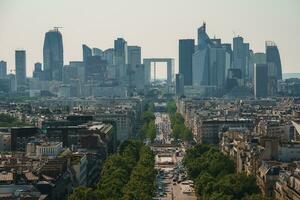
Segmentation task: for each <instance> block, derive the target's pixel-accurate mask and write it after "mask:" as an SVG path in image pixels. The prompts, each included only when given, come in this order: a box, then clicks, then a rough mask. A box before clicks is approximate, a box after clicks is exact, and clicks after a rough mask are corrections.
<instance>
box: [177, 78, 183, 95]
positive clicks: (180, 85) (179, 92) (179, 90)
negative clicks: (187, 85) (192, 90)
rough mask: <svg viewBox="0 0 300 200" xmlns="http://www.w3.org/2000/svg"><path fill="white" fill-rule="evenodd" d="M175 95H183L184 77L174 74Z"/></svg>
mask: <svg viewBox="0 0 300 200" xmlns="http://www.w3.org/2000/svg"><path fill="white" fill-rule="evenodd" d="M175 81H176V89H175V90H176V91H175V92H176V95H177V96H182V95H184V76H183V75H182V74H176V80H175Z"/></svg>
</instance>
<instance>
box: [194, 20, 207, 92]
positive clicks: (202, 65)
mask: <svg viewBox="0 0 300 200" xmlns="http://www.w3.org/2000/svg"><path fill="white" fill-rule="evenodd" d="M210 43H211V40H210V38H209V36H208V35H207V33H206V24H205V23H204V24H203V25H202V26H201V27H200V28H199V29H198V46H197V50H196V51H195V53H194V54H193V58H192V74H193V77H192V82H193V86H195V87H199V86H205V85H209V56H208V44H210Z"/></svg>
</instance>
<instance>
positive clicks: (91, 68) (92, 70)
mask: <svg viewBox="0 0 300 200" xmlns="http://www.w3.org/2000/svg"><path fill="white" fill-rule="evenodd" d="M106 69H107V62H106V61H105V60H102V59H101V56H90V57H88V58H87V61H86V66H85V81H86V82H90V83H91V84H103V82H104V78H105V72H106Z"/></svg>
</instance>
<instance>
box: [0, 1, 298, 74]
mask: <svg viewBox="0 0 300 200" xmlns="http://www.w3.org/2000/svg"><path fill="white" fill-rule="evenodd" d="M204 21H205V22H206V27H207V32H208V34H209V35H210V37H214V36H215V37H217V38H221V39H222V42H230V43H232V38H233V37H234V35H240V36H242V37H244V40H245V41H246V42H249V43H250V48H251V49H253V51H254V52H263V51H264V50H265V41H266V40H272V41H274V42H275V43H276V44H277V46H278V48H279V51H280V54H281V61H282V67H283V72H284V73H293V72H295V73H297V72H298V73H299V72H300V62H299V55H300V0H0V60H5V61H7V64H8V69H9V70H10V69H14V68H15V61H14V52H15V50H16V49H24V50H26V54H27V75H28V76H31V75H32V70H33V66H34V63H35V62H42V60H43V42H44V35H45V33H46V32H47V31H49V30H50V29H52V28H53V27H55V26H59V27H63V28H61V29H60V31H61V32H62V35H63V45H64V63H65V64H68V62H69V61H73V60H82V49H81V45H82V44H87V45H89V46H90V47H97V48H101V49H107V48H111V47H113V41H114V39H116V38H117V37H123V38H124V39H125V40H127V42H128V45H139V46H141V47H142V57H143V58H147V57H148V58H149V57H158V58H162V57H163V58H175V68H176V69H175V71H177V68H178V66H177V64H178V40H179V39H186V38H194V39H196V38H197V35H196V34H197V28H198V27H200V26H201V25H202V23H203V22H204ZM157 66H158V68H160V66H161V68H164V66H165V65H157ZM158 72H159V75H158V78H160V76H165V70H160V69H158Z"/></svg>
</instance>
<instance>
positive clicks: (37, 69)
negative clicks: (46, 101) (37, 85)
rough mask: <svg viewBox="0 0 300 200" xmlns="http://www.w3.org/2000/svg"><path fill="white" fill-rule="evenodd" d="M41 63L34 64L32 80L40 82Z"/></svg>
mask: <svg viewBox="0 0 300 200" xmlns="http://www.w3.org/2000/svg"><path fill="white" fill-rule="evenodd" d="M42 72H43V71H42V63H40V62H37V63H35V64H34V71H33V75H32V77H33V78H36V79H39V80H42Z"/></svg>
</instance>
